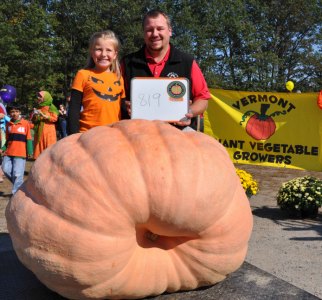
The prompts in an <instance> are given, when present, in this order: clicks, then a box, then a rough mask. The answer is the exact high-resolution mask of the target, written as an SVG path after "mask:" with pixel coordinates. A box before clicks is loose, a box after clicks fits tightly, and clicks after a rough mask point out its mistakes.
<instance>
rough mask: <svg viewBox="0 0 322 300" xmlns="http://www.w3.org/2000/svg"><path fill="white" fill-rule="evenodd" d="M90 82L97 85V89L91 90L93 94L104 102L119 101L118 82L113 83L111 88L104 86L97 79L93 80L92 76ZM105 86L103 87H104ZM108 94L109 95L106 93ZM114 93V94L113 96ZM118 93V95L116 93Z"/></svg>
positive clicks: (101, 81) (119, 83)
mask: <svg viewBox="0 0 322 300" xmlns="http://www.w3.org/2000/svg"><path fill="white" fill-rule="evenodd" d="M90 80H91V81H92V82H93V83H95V84H97V88H92V89H93V92H94V94H95V95H96V96H97V97H98V98H100V99H102V100H104V101H106V100H107V101H110V102H113V101H116V100H118V99H119V97H120V95H121V92H120V88H119V87H120V86H121V82H120V81H119V80H117V81H115V82H113V86H106V84H104V81H103V80H101V79H98V78H95V77H93V76H90ZM104 85H105V86H104ZM107 92H109V94H108V93H107ZM113 92H114V94H113ZM118 92H119V93H118Z"/></svg>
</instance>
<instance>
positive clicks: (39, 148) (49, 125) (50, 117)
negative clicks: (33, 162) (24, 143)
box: [31, 91, 59, 159]
mask: <svg viewBox="0 0 322 300" xmlns="http://www.w3.org/2000/svg"><path fill="white" fill-rule="evenodd" d="M37 96H38V97H37V99H38V109H34V113H33V116H32V119H31V120H32V123H33V124H34V159H37V157H38V156H39V155H40V154H41V152H43V151H44V150H45V149H47V148H48V147H49V146H51V145H52V144H55V143H56V141H57V136H56V126H55V123H56V122H57V120H58V115H59V111H58V109H57V107H56V106H55V105H54V104H53V98H52V97H51V95H50V93H48V92H47V91H40V92H39V93H38V95H37Z"/></svg>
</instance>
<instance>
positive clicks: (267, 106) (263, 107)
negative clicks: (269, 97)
mask: <svg viewBox="0 0 322 300" xmlns="http://www.w3.org/2000/svg"><path fill="white" fill-rule="evenodd" d="M270 106H271V105H270V104H261V116H262V117H264V116H266V112H267V110H268V109H269V107H270Z"/></svg>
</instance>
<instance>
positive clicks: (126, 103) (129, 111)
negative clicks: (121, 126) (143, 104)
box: [125, 100, 131, 116]
mask: <svg viewBox="0 0 322 300" xmlns="http://www.w3.org/2000/svg"><path fill="white" fill-rule="evenodd" d="M125 107H126V110H127V113H128V114H129V116H131V101H129V100H125Z"/></svg>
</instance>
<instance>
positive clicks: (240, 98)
mask: <svg viewBox="0 0 322 300" xmlns="http://www.w3.org/2000/svg"><path fill="white" fill-rule="evenodd" d="M210 91H211V99H210V100H209V105H208V109H207V111H206V113H205V120H204V124H205V133H206V134H208V135H210V136H213V137H214V138H216V139H217V140H218V141H219V142H220V143H221V144H222V145H224V146H225V147H226V149H227V151H228V152H229V155H230V157H231V159H232V161H233V162H234V163H242V164H256V165H266V166H273V167H286V168H294V169H304V170H311V171H322V157H321V149H322V148H321V147H322V145H321V142H322V110H321V109H320V108H319V107H318V106H317V97H318V93H273V92H244V91H229V90H210Z"/></svg>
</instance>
